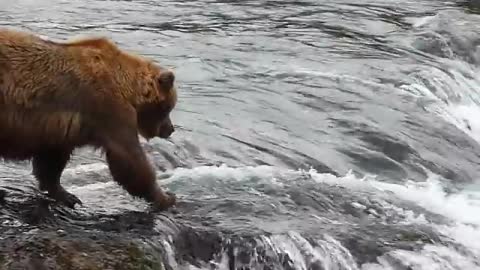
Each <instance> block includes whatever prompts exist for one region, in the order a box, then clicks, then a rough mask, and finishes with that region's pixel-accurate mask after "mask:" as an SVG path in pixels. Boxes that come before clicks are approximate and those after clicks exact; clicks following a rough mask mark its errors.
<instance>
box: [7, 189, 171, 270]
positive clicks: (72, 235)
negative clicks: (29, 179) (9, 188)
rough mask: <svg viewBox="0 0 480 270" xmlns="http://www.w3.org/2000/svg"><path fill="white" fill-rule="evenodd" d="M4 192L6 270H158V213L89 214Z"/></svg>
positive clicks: (159, 260) (162, 266)
mask: <svg viewBox="0 0 480 270" xmlns="http://www.w3.org/2000/svg"><path fill="white" fill-rule="evenodd" d="M5 194H6V193H5V191H2V190H1V189H0V270H23V269H28V270H47V269H48V270H50V269H58V270H64V269H65V270H67V269H68V270H107V269H112V270H113V269H116V270H117V269H118V270H134V269H135V270H140V269H141V270H157V269H165V267H164V265H163V263H162V261H163V260H162V255H161V251H158V250H157V248H155V246H153V245H151V244H149V240H151V237H152V234H153V233H154V229H153V223H154V222H153V214H148V213H141V212H132V213H126V214H125V213H124V214H122V215H118V216H115V215H108V216H107V215H95V216H92V215H85V213H83V214H81V215H80V214H79V213H77V212H76V211H75V210H70V209H65V208H62V207H59V206H58V205H52V202H49V201H48V200H44V199H34V198H33V197H32V198H30V199H29V200H27V201H15V198H13V199H12V200H11V198H10V197H9V196H7V197H6V198H5Z"/></svg>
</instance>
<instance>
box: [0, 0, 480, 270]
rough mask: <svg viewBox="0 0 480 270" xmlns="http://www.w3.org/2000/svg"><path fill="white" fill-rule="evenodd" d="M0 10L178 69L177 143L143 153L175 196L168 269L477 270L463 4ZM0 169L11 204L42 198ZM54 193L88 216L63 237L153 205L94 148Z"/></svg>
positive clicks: (478, 187) (165, 229) (474, 131)
mask: <svg viewBox="0 0 480 270" xmlns="http://www.w3.org/2000/svg"><path fill="white" fill-rule="evenodd" d="M4 2H5V3H0V24H1V25H5V26H13V27H22V28H26V29H29V30H32V31H35V32H38V33H40V34H42V35H45V36H49V37H51V38H56V39H64V38H67V37H69V36H71V35H77V34H95V35H106V36H108V37H111V38H113V39H114V40H115V41H116V42H118V43H119V44H120V45H121V46H123V47H124V48H127V49H130V50H134V51H137V52H140V53H142V54H144V55H148V56H150V57H153V58H155V59H156V60H157V61H158V62H159V63H161V64H163V65H166V66H169V67H173V68H175V70H176V73H177V78H178V87H179V103H178V107H177V108H176V110H175V111H174V112H173V115H172V118H173V121H174V123H175V124H176V125H177V126H178V128H177V131H176V132H175V133H174V134H173V136H172V138H171V139H169V140H159V139H158V140H157V139H155V140H153V141H150V142H149V143H145V144H144V147H145V149H146V150H147V151H148V153H149V156H150V157H151V159H152V161H153V162H154V163H155V164H156V166H157V167H158V172H159V175H158V181H159V182H161V183H162V185H164V186H166V187H167V188H168V189H169V190H171V191H173V192H175V193H176V194H177V195H178V197H179V199H180V203H179V211H180V213H179V214H178V215H175V216H173V217H170V218H169V220H170V221H171V222H172V223H170V225H168V224H169V223H166V222H165V217H164V216H163V215H160V216H158V220H159V223H158V224H159V225H158V226H157V227H156V229H157V230H158V231H161V232H162V235H163V237H160V238H159V239H156V240H154V241H153V243H154V244H155V245H158V246H159V247H162V249H163V250H165V253H164V254H163V256H164V258H165V259H166V260H167V263H168V267H171V268H172V269H369V270H370V269H375V270H376V269H480V244H479V243H480V228H479V226H480V218H479V215H478V213H479V211H480V183H479V175H480V167H479V164H480V145H479V143H480V120H478V117H479V116H480V95H479V94H478V89H479V86H480V79H479V78H478V75H477V74H478V72H479V69H478V65H479V63H480V51H478V49H477V45H478V44H480V39H479V38H478V37H479V35H478V34H479V31H480V30H478V24H479V23H480V17H479V16H478V15H477V14H475V12H474V11H472V10H471V9H467V7H466V6H465V5H460V4H458V3H457V2H454V1H426V0H425V1H386V0H383V1H382V0H375V1H342V0H335V1H287V0H284V1H280V0H278V1H266V0H264V1H262V0H254V1H253V0H252V1H238V2H235V1H206V0H202V1H103V0H82V1H80V0H74V1H60V0H55V1H27V0H20V1H17V2H14V1H10V2H8V3H6V2H7V1H4ZM0 169H1V172H2V178H1V179H0V182H1V183H2V187H6V189H7V191H10V192H11V193H12V194H13V195H11V196H10V198H13V200H21V198H22V194H23V195H26V194H31V193H32V191H30V189H31V187H33V186H34V184H35V183H34V181H33V180H32V177H31V175H30V170H31V169H30V164H29V163H18V164H12V163H4V164H3V165H1V167H0ZM24 179H29V180H30V181H25V180H24ZM18 180H21V181H18ZM62 181H63V183H65V185H66V187H68V190H69V191H71V192H73V193H75V194H76V195H78V197H79V198H80V199H81V200H82V201H83V203H84V205H83V207H82V208H80V209H79V210H77V211H76V212H75V215H73V216H68V218H67V220H68V222H69V223H70V224H71V225H77V226H87V225H88V226H90V225H92V224H93V226H101V225H100V224H97V223H99V222H100V221H98V220H97V219H96V217H98V216H99V215H107V216H108V215H120V216H121V215H127V214H128V213H131V212H130V211H143V210H145V209H146V205H145V204H144V203H143V202H142V201H139V200H133V199H132V198H131V197H130V196H129V195H128V194H126V193H125V192H124V191H122V190H121V189H120V188H119V187H118V186H117V185H116V184H114V183H112V181H111V177H110V175H109V172H108V170H107V168H106V166H105V163H104V160H103V159H102V157H101V156H100V155H99V153H94V152H92V151H90V150H86V149H85V150H79V151H78V152H77V153H76V156H75V157H74V160H73V161H72V163H71V164H70V165H69V167H68V169H67V170H66V171H65V173H64V175H63V180H62ZM65 215H66V214H65ZM160 221H162V222H160ZM86 224H87V225H86ZM180 227H181V228H189V230H187V231H190V232H192V233H191V234H189V233H186V234H185V233H184V232H185V230H183V231H182V230H181V229H178V228H180ZM179 231H181V232H180V233H179ZM169 235H174V236H176V237H180V238H181V239H183V240H181V241H176V242H175V241H172V238H171V237H169ZM178 243H183V244H184V245H183V246H182V245H180V244H178ZM185 243H187V244H185ZM189 245H190V246H189ZM198 247H200V248H198ZM198 250H203V251H202V252H200V253H199V252H198ZM242 267H243V268H242Z"/></svg>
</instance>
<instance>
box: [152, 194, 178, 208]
mask: <svg viewBox="0 0 480 270" xmlns="http://www.w3.org/2000/svg"><path fill="white" fill-rule="evenodd" d="M152 203H153V207H154V208H155V210H159V211H165V210H167V209H169V208H170V207H172V206H174V205H175V204H176V203H177V198H176V196H175V194H174V193H172V192H169V191H167V192H165V191H163V190H161V189H160V188H157V189H156V191H155V194H154V196H153V202H152Z"/></svg>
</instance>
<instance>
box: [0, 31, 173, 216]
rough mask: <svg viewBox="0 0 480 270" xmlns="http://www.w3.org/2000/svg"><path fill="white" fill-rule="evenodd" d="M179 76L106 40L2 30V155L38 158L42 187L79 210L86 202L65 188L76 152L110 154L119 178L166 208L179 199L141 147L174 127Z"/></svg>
mask: <svg viewBox="0 0 480 270" xmlns="http://www.w3.org/2000/svg"><path fill="white" fill-rule="evenodd" d="M174 81H175V76H174V73H173V72H172V71H171V70H169V69H166V68H163V67H161V66H159V65H157V64H155V63H154V62H153V60H150V59H147V58H145V57H142V56H140V55H135V54H134V53H129V52H126V51H125V50H122V49H120V48H119V47H118V46H117V45H116V44H114V42H113V41H111V40H109V39H107V38H104V37H85V38H80V39H71V40H67V41H52V40H47V39H45V38H41V37H40V36H38V35H35V34H33V33H29V32H26V31H19V30H15V29H11V28H10V29H7V28H1V29H0V157H2V158H3V159H5V160H30V159H31V160H32V167H33V171H32V173H33V175H34V176H35V178H36V179H37V180H38V183H39V188H40V190H42V191H46V192H47V193H48V195H49V196H51V197H52V198H54V199H55V200H57V201H59V202H60V203H63V204H65V205H67V206H68V207H71V208H73V207H74V206H75V204H77V203H78V204H81V201H80V200H79V199H78V198H77V197H76V196H75V195H73V194H71V193H69V192H67V191H66V190H65V189H64V188H63V187H62V185H61V184H60V177H61V174H62V172H63V170H64V168H65V166H66V164H67V163H68V161H69V159H70V156H71V154H72V151H73V150H74V149H75V148H77V147H82V146H92V147H94V148H95V149H102V151H103V152H104V153H105V156H106V161H107V163H108V166H109V169H110V172H111V174H112V177H113V179H114V180H115V181H116V182H117V183H119V184H120V185H121V186H122V187H123V188H124V189H125V190H127V191H128V192H129V193H130V194H131V195H132V196H134V197H139V198H143V199H145V200H146V201H148V202H150V203H152V204H153V205H154V206H156V207H157V208H159V209H161V210H165V209H167V208H169V207H171V206H173V205H174V204H175V201H176V199H175V195H174V194H173V193H170V192H165V191H163V190H162V189H161V188H160V187H159V186H158V185H157V183H156V182H155V171H154V170H153V167H152V166H151V165H150V163H149V161H148V159H147V156H146V154H145V153H144V151H143V149H142V148H141V145H140V141H139V137H138V134H140V135H141V136H143V137H144V138H146V139H147V140H149V139H151V138H153V137H155V136H158V137H160V138H168V137H169V136H170V135H171V134H172V133H173V132H174V128H173V125H172V122H171V120H170V112H171V111H172V110H173V108H174V107H175V105H176V102H177V93H176V87H175V85H174Z"/></svg>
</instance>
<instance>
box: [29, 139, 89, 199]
mask: <svg viewBox="0 0 480 270" xmlns="http://www.w3.org/2000/svg"><path fill="white" fill-rule="evenodd" d="M70 154H71V151H66V150H62V149H46V150H44V151H41V152H39V153H37V154H36V155H35V156H34V157H33V160H32V166H33V175H34V176H35V178H36V179H37V181H38V182H39V188H40V190H41V191H47V192H48V196H49V197H51V198H53V199H55V200H56V201H58V202H60V203H63V204H64V205H66V206H68V207H70V208H74V206H75V204H82V202H81V201H80V199H78V198H77V196H75V195H73V194H71V193H69V192H68V191H66V190H65V189H64V188H63V187H62V185H61V184H60V177H61V175H62V172H63V170H64V169H65V166H66V165H67V162H68V161H69V159H70Z"/></svg>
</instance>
